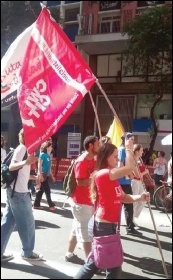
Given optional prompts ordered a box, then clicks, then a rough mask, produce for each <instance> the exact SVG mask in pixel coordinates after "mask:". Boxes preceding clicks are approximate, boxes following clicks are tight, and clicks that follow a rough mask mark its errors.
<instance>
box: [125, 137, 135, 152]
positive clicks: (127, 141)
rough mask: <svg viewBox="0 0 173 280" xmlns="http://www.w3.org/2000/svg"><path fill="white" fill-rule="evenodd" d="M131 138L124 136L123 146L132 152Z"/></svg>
mask: <svg viewBox="0 0 173 280" xmlns="http://www.w3.org/2000/svg"><path fill="white" fill-rule="evenodd" d="M133 144H134V143H133V140H132V138H129V139H128V138H125V148H126V150H131V151H132V152H133Z"/></svg>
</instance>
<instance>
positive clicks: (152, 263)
mask: <svg viewBox="0 0 173 280" xmlns="http://www.w3.org/2000/svg"><path fill="white" fill-rule="evenodd" d="M124 261H125V262H126V263H128V264H130V265H133V266H136V267H138V268H140V269H141V270H142V271H143V273H146V274H148V275H154V276H158V277H163V279H164V278H166V277H165V274H164V269H163V266H162V262H161V261H159V260H156V259H153V258H138V257H136V256H133V255H130V254H126V253H124ZM165 265H166V268H167V272H168V275H169V276H171V275H172V264H171V263H165ZM136 279H138V278H136ZM145 279H146V278H145ZM149 279H151V278H149Z"/></svg>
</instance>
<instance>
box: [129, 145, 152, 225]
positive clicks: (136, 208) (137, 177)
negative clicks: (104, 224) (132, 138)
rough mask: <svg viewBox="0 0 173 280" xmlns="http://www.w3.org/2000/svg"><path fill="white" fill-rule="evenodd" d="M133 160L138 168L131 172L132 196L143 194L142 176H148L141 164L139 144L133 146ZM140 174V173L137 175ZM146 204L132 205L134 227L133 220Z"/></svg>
mask: <svg viewBox="0 0 173 280" xmlns="http://www.w3.org/2000/svg"><path fill="white" fill-rule="evenodd" d="M133 152H134V158H135V160H136V163H137V164H138V168H135V170H134V171H133V175H134V178H133V179H132V181H131V186H132V192H133V194H135V195H136V194H139V195H140V194H142V193H143V192H144V186H143V184H142V181H141V180H143V176H144V175H146V174H149V170H148V169H147V168H146V166H145V164H144V163H143V162H142V159H141V157H142V154H143V147H142V145H140V144H135V145H134V147H133ZM139 172H140V173H139ZM145 204H146V202H141V201H140V202H135V203H134V204H133V222H134V224H135V225H136V222H135V218H139V216H140V214H141V212H142V209H143V208H144V206H145Z"/></svg>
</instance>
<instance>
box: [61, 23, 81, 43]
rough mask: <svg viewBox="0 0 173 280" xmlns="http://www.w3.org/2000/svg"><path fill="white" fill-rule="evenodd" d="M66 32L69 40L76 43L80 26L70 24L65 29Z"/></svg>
mask: <svg viewBox="0 0 173 280" xmlns="http://www.w3.org/2000/svg"><path fill="white" fill-rule="evenodd" d="M64 32H65V33H66V34H67V36H68V37H69V39H70V40H71V41H72V42H74V41H75V36H76V35H77V34H78V24H70V25H66V26H65V27H64Z"/></svg>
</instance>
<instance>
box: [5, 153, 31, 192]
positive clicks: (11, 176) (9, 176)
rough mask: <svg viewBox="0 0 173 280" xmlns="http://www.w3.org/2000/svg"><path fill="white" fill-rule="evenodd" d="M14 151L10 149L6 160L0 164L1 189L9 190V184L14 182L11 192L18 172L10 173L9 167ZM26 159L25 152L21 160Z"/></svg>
mask: <svg viewBox="0 0 173 280" xmlns="http://www.w3.org/2000/svg"><path fill="white" fill-rule="evenodd" d="M14 151H15V149H11V151H10V152H9V153H8V154H7V156H6V158H5V159H4V161H3V163H2V164H1V188H2V189H6V188H9V187H10V185H11V183H12V182H13V181H14V185H13V192H14V189H15V185H16V181H17V176H18V172H19V169H20V168H19V169H18V170H14V171H10V170H9V166H10V163H11V160H12V157H13V154H14ZM26 158H27V152H26V153H25V155H24V157H23V160H24V159H26Z"/></svg>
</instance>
